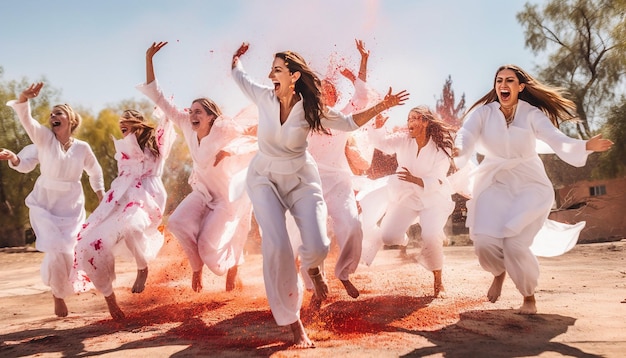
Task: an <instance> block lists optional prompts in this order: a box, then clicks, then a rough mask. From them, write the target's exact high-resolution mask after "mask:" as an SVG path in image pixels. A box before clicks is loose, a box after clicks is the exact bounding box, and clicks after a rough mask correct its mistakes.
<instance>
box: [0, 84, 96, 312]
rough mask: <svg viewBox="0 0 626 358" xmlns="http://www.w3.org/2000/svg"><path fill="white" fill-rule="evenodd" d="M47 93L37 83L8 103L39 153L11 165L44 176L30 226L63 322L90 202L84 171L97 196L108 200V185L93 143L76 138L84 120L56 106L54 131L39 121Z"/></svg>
mask: <svg viewBox="0 0 626 358" xmlns="http://www.w3.org/2000/svg"><path fill="white" fill-rule="evenodd" d="M42 87H43V83H36V84H33V85H31V86H30V87H28V88H27V89H25V90H24V91H23V92H22V93H21V94H20V96H19V99H17V100H12V101H9V102H8V103H7V105H9V106H11V107H12V108H13V109H14V110H15V112H16V113H17V116H18V118H19V119H20V122H21V123H22V125H23V126H24V129H25V130H26V133H27V134H28V136H29V137H30V139H31V141H32V142H33V144H34V145H35V146H36V151H35V152H34V153H33V151H32V147H31V150H29V152H30V154H27V155H26V156H25V159H26V158H29V159H28V160H24V161H22V160H20V158H19V157H12V156H11V157H12V158H10V159H9V163H10V165H11V166H12V167H13V168H15V169H16V170H18V171H22V172H28V171H30V170H32V169H33V168H34V167H35V165H36V163H35V161H33V156H36V158H37V160H36V162H38V163H39V169H40V171H41V175H40V176H39V178H37V181H36V182H35V186H34V187H33V191H32V192H31V193H30V194H29V195H28V196H27V197H26V201H25V202H26V206H28V208H29V216H30V223H31V226H32V228H33V231H34V232H35V236H36V237H37V239H36V241H35V245H36V248H37V250H39V251H42V252H44V253H45V256H44V259H43V263H42V265H41V278H42V279H43V282H44V283H45V284H46V285H48V286H50V288H51V289H52V295H53V297H54V312H55V314H56V315H57V316H59V317H65V316H67V314H68V311H67V306H66V305H65V300H64V298H65V297H66V296H68V295H70V294H72V293H74V289H73V287H72V283H71V280H70V275H71V271H72V264H73V262H74V245H75V244H76V234H78V231H79V230H80V228H81V225H82V224H83V222H84V221H85V216H86V214H85V196H84V193H83V187H82V184H81V182H80V179H81V177H82V174H83V171H85V172H86V173H87V174H88V175H89V183H90V185H91V188H92V189H93V191H94V192H95V193H96V194H97V195H98V199H100V200H101V199H102V196H103V195H104V180H103V177H102V168H101V167H100V164H99V163H98V161H97V159H96V157H95V155H94V154H93V151H92V150H91V147H90V146H89V144H88V143H86V142H84V141H81V140H78V139H76V138H74V137H72V133H73V132H74V131H75V130H76V128H78V126H79V125H80V121H81V117H80V115H79V114H78V113H76V112H74V110H73V109H72V108H71V107H70V106H69V105H67V104H61V105H56V106H54V107H53V108H52V112H51V113H50V119H49V123H50V127H51V128H47V127H44V126H42V125H41V124H39V122H37V121H36V120H34V119H33V117H32V116H31V112H30V104H29V102H28V99H29V98H35V97H37V95H38V94H39V91H40V90H41V88H42ZM27 148H28V147H27Z"/></svg>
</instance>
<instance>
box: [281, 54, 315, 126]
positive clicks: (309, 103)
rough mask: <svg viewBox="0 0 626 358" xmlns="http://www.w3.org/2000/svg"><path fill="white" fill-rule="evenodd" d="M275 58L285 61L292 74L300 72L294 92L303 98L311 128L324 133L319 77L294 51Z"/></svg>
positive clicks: (305, 112) (305, 115)
mask: <svg viewBox="0 0 626 358" xmlns="http://www.w3.org/2000/svg"><path fill="white" fill-rule="evenodd" d="M274 57H277V58H280V59H283V60H284V61H285V66H287V68H288V69H289V72H290V73H294V72H300V78H299V79H298V81H296V84H295V88H294V91H296V93H299V94H300V95H301V96H302V100H303V103H302V106H303V107H304V118H305V119H306V121H307V122H308V123H309V127H311V129H312V130H313V131H315V132H324V127H323V126H322V121H321V117H322V113H323V110H324V105H323V103H322V90H321V88H322V82H321V81H320V79H319V77H318V76H317V75H316V74H315V73H314V72H313V70H311V68H310V67H309V66H308V65H307V64H306V62H305V61H304V58H302V56H300V55H299V54H297V53H295V52H292V51H284V52H278V53H276V54H275V55H274Z"/></svg>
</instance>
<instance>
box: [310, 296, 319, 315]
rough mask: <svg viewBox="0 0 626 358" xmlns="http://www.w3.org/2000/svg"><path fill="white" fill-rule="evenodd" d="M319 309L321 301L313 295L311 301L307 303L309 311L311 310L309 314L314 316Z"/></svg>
mask: <svg viewBox="0 0 626 358" xmlns="http://www.w3.org/2000/svg"><path fill="white" fill-rule="evenodd" d="M320 308H322V300H320V299H319V298H318V297H317V295H316V294H315V293H313V296H311V301H310V302H309V309H310V310H311V313H313V314H315V313H318V312H319V311H320Z"/></svg>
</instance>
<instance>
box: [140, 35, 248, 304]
mask: <svg viewBox="0 0 626 358" xmlns="http://www.w3.org/2000/svg"><path fill="white" fill-rule="evenodd" d="M166 44H167V42H159V43H153V44H152V46H150V48H148V50H147V52H146V83H145V84H143V85H140V86H138V87H137V88H138V89H139V90H140V91H141V92H142V93H143V94H145V95H146V96H147V97H148V98H150V99H151V100H152V101H153V102H154V103H155V104H156V105H157V107H159V108H160V109H161V110H162V111H163V112H164V113H165V115H166V116H167V117H168V118H170V119H171V120H172V122H174V124H175V125H176V126H178V127H179V128H180V129H181V131H182V133H183V136H184V137H185V141H186V142H187V147H188V148H189V152H190V154H191V159H192V160H193V170H192V173H191V175H190V177H189V184H190V185H191V187H192V192H191V193H190V194H189V195H188V196H187V197H185V199H183V201H182V202H181V203H180V204H178V206H177V207H176V209H175V210H174V212H173V213H172V214H171V215H170V217H169V219H168V224H167V228H168V230H169V231H170V232H171V233H172V234H173V235H174V236H175V237H176V238H177V239H178V241H179V243H180V244H181V246H182V248H183V250H184V251H185V254H186V255H187V258H188V259H189V263H190V265H191V268H192V270H193V276H192V279H191V287H192V289H193V290H194V291H196V292H200V291H201V290H202V268H203V267H204V265H206V266H207V267H208V268H209V269H210V270H211V271H212V272H213V273H214V274H216V275H218V276H222V275H224V274H226V291H231V290H233V289H235V287H236V281H237V267H238V266H239V265H241V264H242V263H243V261H244V257H243V248H244V245H245V242H246V239H247V238H248V232H249V231H250V225H251V215H252V205H251V203H250V199H249V198H248V196H247V195H245V193H243V192H242V194H243V195H236V196H234V197H231V195H229V186H230V185H231V182H232V181H233V177H234V176H235V175H236V174H238V173H239V172H241V171H242V170H245V169H246V168H247V166H248V163H249V162H250V159H252V156H253V154H254V153H255V152H256V149H257V146H256V139H255V138H254V137H251V136H248V135H245V133H244V131H245V128H243V127H242V126H241V125H239V124H238V123H236V122H235V121H234V120H233V119H229V118H226V117H224V116H222V112H221V110H220V108H219V107H218V106H217V104H215V102H213V101H212V100H210V99H208V98H199V99H196V100H194V101H193V102H192V104H191V108H190V109H189V111H186V110H183V109H178V108H177V107H176V106H175V105H174V104H173V103H172V102H171V101H170V100H169V99H167V98H165V96H164V95H163V92H162V90H161V88H160V87H159V84H158V81H157V79H156V77H155V75H154V65H153V61H152V59H153V57H154V55H155V54H156V53H157V52H158V51H159V50H160V49H161V48H162V47H163V46H165V45H166Z"/></svg>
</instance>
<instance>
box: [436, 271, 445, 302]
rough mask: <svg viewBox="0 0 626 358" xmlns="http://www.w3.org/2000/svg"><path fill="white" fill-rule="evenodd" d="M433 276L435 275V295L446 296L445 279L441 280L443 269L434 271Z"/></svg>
mask: <svg viewBox="0 0 626 358" xmlns="http://www.w3.org/2000/svg"><path fill="white" fill-rule="evenodd" d="M433 276H434V283H433V289H434V291H433V292H434V293H433V296H434V297H441V298H446V289H445V287H443V281H442V280H441V270H435V271H433Z"/></svg>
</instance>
